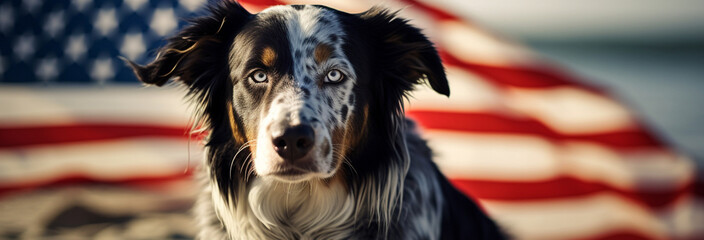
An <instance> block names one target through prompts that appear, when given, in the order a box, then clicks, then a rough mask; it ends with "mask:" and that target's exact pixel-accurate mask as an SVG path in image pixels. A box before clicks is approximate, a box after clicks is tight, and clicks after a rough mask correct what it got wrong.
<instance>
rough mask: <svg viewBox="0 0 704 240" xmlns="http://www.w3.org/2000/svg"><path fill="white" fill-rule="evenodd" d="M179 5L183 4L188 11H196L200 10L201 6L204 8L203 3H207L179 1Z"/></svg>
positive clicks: (197, 0) (201, 1) (195, 0)
mask: <svg viewBox="0 0 704 240" xmlns="http://www.w3.org/2000/svg"><path fill="white" fill-rule="evenodd" d="M178 3H179V4H181V6H183V7H185V8H186V9H188V11H191V12H193V11H195V10H198V8H200V6H203V3H205V0H178Z"/></svg>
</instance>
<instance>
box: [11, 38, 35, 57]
mask: <svg viewBox="0 0 704 240" xmlns="http://www.w3.org/2000/svg"><path fill="white" fill-rule="evenodd" d="M34 45H35V44H34V36H32V35H30V34H25V35H22V36H20V37H18V38H17V41H16V42H15V49H14V50H15V56H17V58H18V59H19V60H20V61H27V60H28V59H29V57H31V56H32V55H34Z"/></svg>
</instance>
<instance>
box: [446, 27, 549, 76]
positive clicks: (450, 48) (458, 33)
mask: <svg viewBox="0 0 704 240" xmlns="http://www.w3.org/2000/svg"><path fill="white" fill-rule="evenodd" d="M436 25H437V26H438V28H439V29H440V30H438V31H437V32H438V33H439V34H441V35H440V37H439V38H436V39H437V40H438V43H439V44H440V47H442V48H444V49H446V51H447V52H448V53H450V54H452V55H453V56H455V57H457V58H458V59H460V60H462V61H464V62H471V63H483V64H490V65H500V66H515V65H523V66H529V65H531V64H535V63H536V62H537V61H536V57H535V56H534V55H533V54H532V53H531V52H530V51H528V50H527V49H525V48H523V47H522V46H520V45H519V44H517V43H515V42H510V41H509V40H508V39H507V38H505V37H498V36H497V34H490V33H489V32H487V31H486V30H484V29H482V28H480V27H477V26H476V25H474V24H472V23H471V22H469V21H454V20H450V21H439V22H437V23H436Z"/></svg>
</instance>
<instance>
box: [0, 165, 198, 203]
mask: <svg viewBox="0 0 704 240" xmlns="http://www.w3.org/2000/svg"><path fill="white" fill-rule="evenodd" d="M192 172H193V171H192V170H189V171H186V172H178V173H173V174H169V175H162V176H131V177H126V178H122V179H100V178H96V177H92V176H87V175H85V174H81V173H75V174H66V175H64V176H62V177H57V178H54V179H48V180H40V181H29V182H24V183H19V184H13V185H8V186H0V197H2V196H4V195H6V194H11V193H16V192H22V191H31V190H35V189H39V188H42V187H48V186H51V187H60V186H71V185H77V184H115V185H125V186H133V187H143V186H150V185H151V186H153V185H157V184H160V183H168V182H171V181H177V180H184V179H189V178H191V176H192Z"/></svg>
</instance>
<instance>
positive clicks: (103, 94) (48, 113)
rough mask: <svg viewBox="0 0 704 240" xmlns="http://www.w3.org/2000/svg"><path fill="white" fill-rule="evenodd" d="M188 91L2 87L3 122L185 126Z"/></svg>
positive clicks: (8, 124)
mask: <svg viewBox="0 0 704 240" xmlns="http://www.w3.org/2000/svg"><path fill="white" fill-rule="evenodd" d="M183 94H184V91H181V90H177V89H174V88H173V87H166V88H157V87H148V88H145V87H139V86H118V85H116V86H110V87H106V88H100V87H76V86H73V87H65V88H63V87H52V88H42V87H14V86H12V87H9V86H3V87H1V88H0V102H2V103H3V104H0V126H3V127H11V126H41V125H54V124H71V123H76V122H99V123H125V124H155V125H166V126H178V127H181V126H186V125H187V123H188V119H189V113H190V112H191V111H189V110H188V108H187V107H186V106H187V104H185V100H184V99H183Z"/></svg>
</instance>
